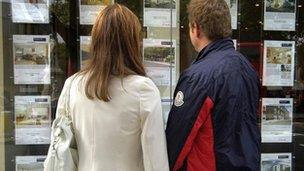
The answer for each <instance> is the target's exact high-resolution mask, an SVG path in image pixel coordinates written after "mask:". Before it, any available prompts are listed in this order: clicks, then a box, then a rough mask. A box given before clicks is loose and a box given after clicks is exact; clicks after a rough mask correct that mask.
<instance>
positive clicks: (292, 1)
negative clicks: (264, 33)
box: [264, 0, 296, 31]
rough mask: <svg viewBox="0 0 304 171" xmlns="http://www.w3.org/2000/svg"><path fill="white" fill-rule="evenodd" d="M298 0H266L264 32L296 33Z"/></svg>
mask: <svg viewBox="0 0 304 171" xmlns="http://www.w3.org/2000/svg"><path fill="white" fill-rule="evenodd" d="M295 29H296V0H265V5H264V30H274V31H295Z"/></svg>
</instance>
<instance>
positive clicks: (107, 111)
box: [58, 4, 168, 171]
mask: <svg viewBox="0 0 304 171" xmlns="http://www.w3.org/2000/svg"><path fill="white" fill-rule="evenodd" d="M140 34H141V25H140V23H139V20H138V18H137V17H136V16H135V15H134V14H133V13H132V12H131V11H130V10H129V9H128V8H126V7H124V6H122V5H119V4H114V5H110V6H108V7H106V8H105V9H103V10H102V11H101V12H100V13H99V15H98V17H97V19H96V22H95V24H94V26H93V29H92V33H91V36H92V42H91V57H90V59H89V62H88V64H87V66H86V67H85V68H84V69H83V70H81V71H80V72H79V73H77V74H75V75H74V76H72V77H70V78H69V79H68V80H67V81H66V83H65V86H64V88H63V92H62V95H61V96H60V98H59V102H58V108H64V104H63V103H64V102H63V98H64V97H63V96H64V95H63V94H64V92H65V91H68V90H69V91H70V101H69V104H68V105H69V106H70V113H71V119H72V123H73V128H74V132H75V137H76V142H77V148H78V156H79V162H78V170H80V171H84V170H85V171H103V170H104V171H143V170H146V171H152V170H153V171H166V170H168V159H167V149H166V140H165V134H164V123H163V117H162V109H161V101H160V95H159V91H158V89H157V88H156V86H155V85H154V84H153V82H152V81H151V80H150V79H149V78H147V77H146V73H145V70H144V67H143V57H142V50H141V49H142V47H141V42H140V41H141V36H140ZM67 85H71V86H70V89H69V88H68V87H69V86H67Z"/></svg>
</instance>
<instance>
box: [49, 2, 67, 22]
mask: <svg viewBox="0 0 304 171" xmlns="http://www.w3.org/2000/svg"><path fill="white" fill-rule="evenodd" d="M50 10H51V12H52V13H53V14H54V16H55V17H56V18H58V20H59V21H60V22H61V23H62V24H64V25H65V26H67V25H69V24H70V5H69V2H68V1H65V0H55V2H54V3H53V4H52V5H51V8H50Z"/></svg>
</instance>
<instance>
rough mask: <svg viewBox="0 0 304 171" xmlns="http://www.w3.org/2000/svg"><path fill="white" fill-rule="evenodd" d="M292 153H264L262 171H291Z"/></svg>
mask: <svg viewBox="0 0 304 171" xmlns="http://www.w3.org/2000/svg"><path fill="white" fill-rule="evenodd" d="M291 170H292V155H291V153H262V155H261V171H291Z"/></svg>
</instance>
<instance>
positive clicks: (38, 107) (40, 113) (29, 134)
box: [15, 96, 52, 145]
mask: <svg viewBox="0 0 304 171" xmlns="http://www.w3.org/2000/svg"><path fill="white" fill-rule="evenodd" d="M51 122H52V119H51V97H50V96H15V142H16V144H17V145H21V144H49V143H50V138H51Z"/></svg>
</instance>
